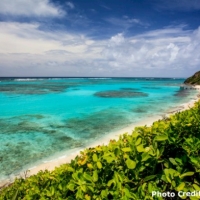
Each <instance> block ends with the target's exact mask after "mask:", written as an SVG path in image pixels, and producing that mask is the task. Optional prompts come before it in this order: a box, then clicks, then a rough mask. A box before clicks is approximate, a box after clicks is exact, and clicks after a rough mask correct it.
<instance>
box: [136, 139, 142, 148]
mask: <svg viewBox="0 0 200 200" xmlns="http://www.w3.org/2000/svg"><path fill="white" fill-rule="evenodd" d="M141 141H142V138H138V139H137V140H136V142H135V146H138V145H139V144H140V143H141Z"/></svg>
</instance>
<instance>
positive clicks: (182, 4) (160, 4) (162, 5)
mask: <svg viewBox="0 0 200 200" xmlns="http://www.w3.org/2000/svg"><path fill="white" fill-rule="evenodd" d="M155 7H156V8H158V9H163V10H180V11H191V10H200V1H199V0H167V1H166V0H159V1H158V0H156V1H155Z"/></svg>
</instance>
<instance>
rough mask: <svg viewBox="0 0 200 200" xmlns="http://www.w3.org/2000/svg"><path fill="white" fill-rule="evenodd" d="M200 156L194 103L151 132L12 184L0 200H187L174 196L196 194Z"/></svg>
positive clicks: (140, 130)
mask: <svg viewBox="0 0 200 200" xmlns="http://www.w3.org/2000/svg"><path fill="white" fill-rule="evenodd" d="M199 153H200V102H197V103H196V104H195V106H194V107H193V108H191V109H189V110H185V111H183V112H179V113H176V114H175V115H172V116H170V117H167V118H165V119H163V120H159V121H156V122H154V123H153V125H152V126H151V127H147V126H143V127H137V128H135V130H134V131H133V132H132V134H131V135H128V134H123V135H121V136H120V138H119V140H117V141H116V140H111V141H110V143H109V144H108V145H106V146H104V145H102V146H97V147H95V148H89V149H85V150H84V151H82V152H80V155H79V156H77V157H76V158H75V159H74V160H72V161H71V163H69V164H64V165H62V166H60V167H58V168H56V169H55V170H54V171H52V172H50V171H47V170H46V171H40V172H39V173H38V174H36V175H33V176H31V177H29V178H26V179H23V178H20V179H16V180H15V182H14V183H13V184H11V185H10V186H9V187H6V188H4V189H2V190H1V191H0V199H1V200H11V199H13V200H17V199H27V200H28V199H35V200H38V199H41V200H45V199H56V200H59V199H60V200H61V199H68V200H73V199H78V200H79V199H80V200H83V199H86V200H90V199H91V200H92V199H96V200H97V199H98V200H101V199H102V200H103V199H116V200H119V199H123V200H126V199H135V200H139V199H144V200H145V199H146V200H147V199H148V200H149V199H154V200H155V199H157V200H160V199H165V197H162V196H154V197H152V192H154V191H159V192H160V193H164V192H171V193H173V194H175V195H176V197H173V198H171V197H170V198H171V199H180V198H182V199H186V196H184V195H183V196H181V197H178V196H177V194H178V191H183V192H193V191H200V173H199V172H200V157H199ZM182 194H183V193H182ZM185 194H186V193H185ZM170 198H169V197H168V198H166V199H170ZM190 199H192V200H196V199H198V198H197V197H195V196H191V197H190Z"/></svg>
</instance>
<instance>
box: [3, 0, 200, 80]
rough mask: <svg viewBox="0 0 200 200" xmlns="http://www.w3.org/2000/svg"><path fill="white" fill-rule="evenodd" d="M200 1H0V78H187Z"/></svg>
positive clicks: (199, 34)
mask: <svg viewBox="0 0 200 200" xmlns="http://www.w3.org/2000/svg"><path fill="white" fill-rule="evenodd" d="M199 26H200V0H73V1H64V0H9V1H7V0H1V1H0V30H1V31H0V47H1V48H0V76H127V77H135V76H140V77H141V76H145V77H188V76H190V75H192V74H193V73H194V72H196V71H198V70H200V28H199Z"/></svg>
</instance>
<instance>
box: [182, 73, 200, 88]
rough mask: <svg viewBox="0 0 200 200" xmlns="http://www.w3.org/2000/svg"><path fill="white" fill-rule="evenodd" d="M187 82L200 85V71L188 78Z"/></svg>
mask: <svg viewBox="0 0 200 200" xmlns="http://www.w3.org/2000/svg"><path fill="white" fill-rule="evenodd" d="M184 83H185V84H191V85H200V71H198V72H196V73H195V74H194V75H193V76H191V77H189V78H187V79H186V80H185V82H184Z"/></svg>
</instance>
